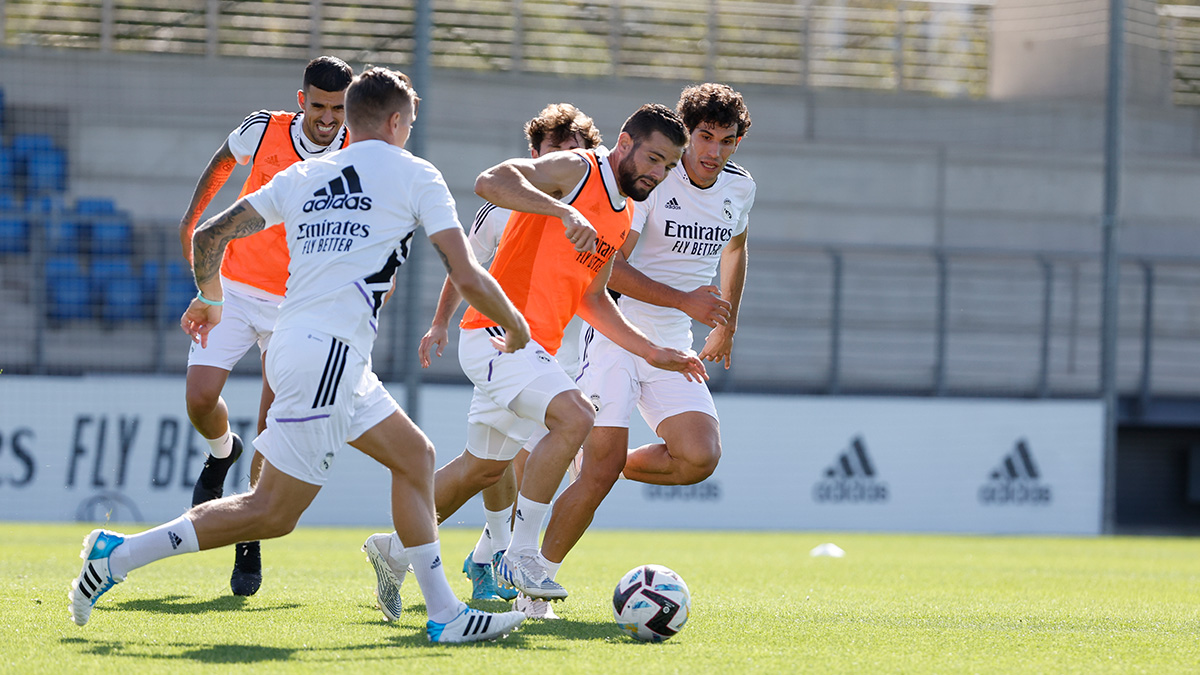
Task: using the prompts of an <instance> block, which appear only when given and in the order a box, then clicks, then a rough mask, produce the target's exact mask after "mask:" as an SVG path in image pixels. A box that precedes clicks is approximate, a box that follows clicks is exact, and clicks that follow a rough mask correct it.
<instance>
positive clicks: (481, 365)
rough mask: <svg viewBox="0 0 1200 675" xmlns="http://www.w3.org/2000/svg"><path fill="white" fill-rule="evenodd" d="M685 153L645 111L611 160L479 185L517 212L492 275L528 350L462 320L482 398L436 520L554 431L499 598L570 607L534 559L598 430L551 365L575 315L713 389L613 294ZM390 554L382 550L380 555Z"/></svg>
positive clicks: (574, 159)
mask: <svg viewBox="0 0 1200 675" xmlns="http://www.w3.org/2000/svg"><path fill="white" fill-rule="evenodd" d="M686 143H687V132H686V130H685V129H684V126H683V123H682V122H681V121H680V120H679V117H678V116H677V115H676V114H675V113H674V112H673V111H671V110H670V109H668V108H666V107H664V106H661V105H656V104H647V105H644V106H642V107H641V108H639V109H638V110H637V111H636V112H635V113H634V114H633V115H631V116H630V117H629V119H627V120H626V121H625V124H624V125H623V126H622V127H621V134H620V136H619V137H618V139H617V143H616V147H614V148H613V150H612V152H611V153H608V154H607V155H605V154H601V153H597V152H595V151H592V150H587V151H585V150H571V151H569V152H553V153H550V154H547V155H542V156H541V157H538V158H536V159H510V160H508V161H505V162H502V163H501V164H498V165H496V166H494V167H492V168H490V169H488V170H486V171H484V172H483V173H482V174H480V175H479V177H478V178H477V179H476V182H475V192H476V193H477V194H478V195H479V196H481V197H483V198H484V199H486V200H487V201H489V202H491V203H492V204H495V205H496V206H498V207H500V208H507V209H512V210H513V215H512V217H511V218H510V219H509V222H508V225H507V226H506V227H505V229H504V234H503V236H502V238H501V240H500V246H499V249H498V250H497V251H496V257H495V260H494V261H493V262H492V267H491V272H492V275H493V276H495V277H496V280H497V281H499V282H500V286H501V287H502V288H503V289H504V292H505V294H506V295H508V297H509V298H512V299H513V301H514V304H516V306H517V307H518V309H520V310H521V312H522V314H523V315H524V316H525V318H526V320H527V321H529V327H530V332H531V334H532V336H533V339H532V341H531V342H530V344H529V345H528V346H526V347H525V348H524V349H522V350H520V351H517V352H513V353H511V354H508V353H503V352H499V351H497V350H496V349H495V347H494V346H493V345H492V344H491V343H492V341H493V340H495V339H497V338H499V337H502V336H503V335H504V330H503V329H502V328H501V327H499V326H497V325H496V322H495V321H494V320H492V319H490V318H488V317H486V316H484V315H483V314H481V313H480V312H478V311H477V310H475V309H468V310H467V312H466V314H465V315H464V316H463V320H462V322H461V324H460V327H461V329H462V331H461V333H460V336H459V343H458V357H459V362H460V363H461V364H462V367H463V371H464V372H465V373H466V374H467V377H469V378H470V379H471V381H472V382H473V383H474V384H475V391H474V395H473V397H472V401H471V409H470V412H469V413H468V416H467V449H466V451H465V452H463V453H462V454H461V455H459V456H458V457H457V458H455V459H454V460H452V461H451V462H450V463H448V464H446V465H445V466H443V467H442V468H440V469H438V471H437V475H436V478H435V481H434V492H435V494H434V498H435V503H436V506H437V513H438V516H439V517H440V518H443V519H444V518H447V517H449V516H450V515H451V514H453V513H454V512H455V511H457V510H458V509H459V507H461V506H462V505H463V503H465V502H466V501H467V500H468V499H470V498H471V497H473V496H474V495H475V494H476V493H478V492H479V491H480V490H482V489H484V488H486V487H488V486H489V485H492V484H494V483H495V482H496V481H497V480H499V478H500V477H501V476H502V475H503V474H504V471H505V469H506V468H507V466H508V465H509V463H510V462H511V461H512V459H513V457H514V456H515V455H516V453H517V450H519V449H520V448H521V447H522V446H523V445H525V443H524V442H521V441H519V440H515V439H519V438H520V437H521V434H522V431H521V428H522V427H525V428H528V429H530V430H531V429H532V427H533V426H534V425H537V424H542V425H544V426H545V427H546V429H547V432H546V435H545V436H544V437H543V438H542V440H541V441H539V442H538V443H537V445H536V446H534V447H533V449H532V450H531V451H530V453H529V459H528V460H527V461H526V463H525V471H524V475H522V477H521V489H520V492H519V494H518V495H517V500H516V503H517V510H516V520H515V522H514V524H513V531H512V541H511V542H510V544H509V547H508V549H507V551H506V552H505V553H504V554H503V555H502V556H501V557H500V561H499V563H498V565H497V566H496V573H497V576H498V578H499V579H500V580H501V582H502V583H503V584H505V585H507V586H509V587H515V588H516V589H518V590H520V591H521V592H522V593H524V594H525V595H526V596H528V597H530V598H533V599H539V600H559V599H562V598H565V597H566V596H567V591H566V589H564V588H563V587H562V586H561V585H559V584H557V583H555V582H554V580H553V579H552V578H551V577H550V574H548V572H547V569H546V567H545V565H544V562H543V561H542V560H540V559H539V556H538V535H539V534H540V532H541V526H542V521H543V520H544V519H545V516H546V513H547V512H548V511H549V509H550V500H551V499H552V498H553V497H554V492H555V490H556V489H557V488H558V484H559V482H560V481H561V480H562V477H563V475H564V474H565V473H566V470H567V466H568V465H569V464H570V463H571V460H572V458H573V457H574V456H575V453H576V452H577V451H578V449H579V446H580V445H581V444H582V443H583V439H584V437H586V436H587V433H588V431H589V430H590V429H591V427H592V419H593V416H594V412H593V410H592V405H591V404H590V403H589V402H588V401H587V400H586V399H585V398H584V397H583V395H582V394H581V393H580V391H579V389H578V388H577V387H576V386H575V382H574V381H573V379H572V378H571V377H570V376H568V375H567V374H566V373H565V372H564V371H563V369H562V367H561V366H560V365H559V363H558V361H557V360H556V359H555V358H554V354H555V352H557V351H558V347H559V344H560V342H561V340H562V336H563V328H564V326H566V324H567V322H568V321H569V320H570V318H571V317H572V316H574V315H575V314H576V312H578V313H579V315H580V316H581V317H582V318H583V319H584V320H586V321H588V322H589V323H590V324H592V325H593V326H595V327H596V328H597V329H598V330H600V331H603V332H604V333H605V334H606V335H608V336H609V337H610V338H612V339H613V340H614V341H616V343H617V344H620V345H623V346H624V347H625V348H627V349H629V350H630V351H631V352H632V353H634V354H637V355H638V356H639V357H640V358H643V359H645V360H646V362H648V363H649V364H651V365H653V366H654V367H656V368H662V369H665V370H671V371H678V372H681V373H683V377H685V378H689V379H700V378H703V377H706V376H707V374H706V373H705V371H704V364H703V363H702V362H701V361H700V360H699V359H698V358H697V357H696V356H694V355H690V354H688V353H686V352H683V351H680V350H677V349H671V348H664V347H660V346H658V345H657V344H655V343H653V342H652V341H651V340H649V339H648V338H647V337H646V336H645V335H643V334H642V333H641V332H639V331H638V330H636V329H635V328H633V326H631V325H630V324H629V322H627V321H626V320H625V319H624V317H622V316H621V313H620V311H619V310H618V309H617V307H616V304H615V303H614V302H613V300H612V298H611V297H609V295H608V292H607V289H606V288H605V283H606V282H607V281H608V276H609V271H610V270H611V268H612V257H613V254H614V253H615V252H616V251H617V249H618V248H619V247H620V245H621V244H622V243H623V242H624V241H625V239H626V237H627V236H628V235H629V227H630V223H631V221H632V217H633V214H632V206H631V204H630V202H634V201H641V200H644V199H646V197H647V196H649V194H650V192H651V191H652V190H653V189H654V188H655V186H656V185H658V183H659V182H660V181H662V179H663V178H664V177H665V176H666V175H667V172H668V171H670V170H671V168H672V167H674V166H675V164H676V163H678V161H679V157H680V155H681V154H682V153H683V147H684V145H685V144H686ZM564 234H565V236H564ZM528 433H531V431H530V432H525V436H526V438H527V437H528ZM505 508H507V506H506V507H505ZM390 544H394V539H392V540H391V541H390V542H389V535H382V534H380V535H373V536H372V537H370V538H369V539H368V540H367V542H366V544H365V546H364V548H366V549H367V551H368V556H369V557H370V558H371V559H372V563H373V564H374V565H375V570H376V574H377V578H378V580H379V588H377V589H376V594H377V596H379V599H380V600H381V603H380V604H381V606H384V605H385V604H386V603H384V602H382V600H383V599H385V598H387V597H390V596H391V595H394V594H395V593H397V592H398V586H399V584H400V583H401V582H402V581H403V572H404V569H405V567H406V562H405V560H404V558H403V557H402V556H398V555H396V554H395V553H394V551H395V550H396V548H397V547H395V546H393V545H390ZM381 545H387V550H386V551H385V550H377V551H372V549H373V548H376V547H380V548H382V546H381ZM385 613H386V610H385Z"/></svg>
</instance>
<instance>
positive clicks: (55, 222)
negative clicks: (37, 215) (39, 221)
mask: <svg viewBox="0 0 1200 675" xmlns="http://www.w3.org/2000/svg"><path fill="white" fill-rule="evenodd" d="M44 222H45V223H46V225H45V227H46V250H47V251H49V252H50V253H51V254H74V255H78V254H80V253H84V252H86V251H87V249H88V246H87V240H88V225H87V223H84V222H82V221H80V220H79V219H78V218H76V217H73V216H58V217H50V218H49V219H47V220H45V221H44Z"/></svg>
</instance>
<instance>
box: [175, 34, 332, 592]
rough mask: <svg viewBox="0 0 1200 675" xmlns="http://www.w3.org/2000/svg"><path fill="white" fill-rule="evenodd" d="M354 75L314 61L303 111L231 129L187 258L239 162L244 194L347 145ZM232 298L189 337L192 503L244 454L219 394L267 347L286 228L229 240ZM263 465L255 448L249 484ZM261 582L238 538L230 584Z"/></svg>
mask: <svg viewBox="0 0 1200 675" xmlns="http://www.w3.org/2000/svg"><path fill="white" fill-rule="evenodd" d="M353 76H354V73H353V71H352V70H351V69H350V66H348V65H346V62H345V61H342V60H341V59H339V58H335V57H332V56H321V57H318V58H316V59H313V60H312V61H310V62H309V63H308V66H307V67H305V69H304V81H303V87H302V88H301V89H300V90H299V91H297V92H296V102H297V103H298V104H299V106H300V112H269V111H266V110H260V111H258V112H256V113H254V114H252V115H250V116H249V117H247V118H246V119H245V120H244V121H243V122H242V123H241V125H240V126H238V128H236V129H234V130H233V132H232V133H230V134H229V137H228V138H226V139H225V142H224V143H223V144H222V145H221V147H220V149H219V150H217V152H216V154H214V155H213V157H212V159H211V160H209V162H208V167H207V168H206V169H205V170H204V173H203V174H202V175H201V176H200V181H199V182H198V183H197V184H196V190H195V192H194V193H193V194H192V201H191V204H189V205H188V210H187V213H185V214H184V215H183V220H182V221H181V222H180V224H179V238H180V243H181V244H182V246H183V256H184V257H185V258H187V261H188V263H189V264H190V263H191V262H192V231H193V230H194V229H195V227H196V223H197V222H199V219H200V216H201V215H202V214H203V213H204V210H205V209H206V208H208V205H209V202H211V201H212V198H213V197H214V196H215V195H216V194H217V192H218V191H219V190H220V189H221V187H222V186H223V185H225V182H226V181H227V180H229V175H230V174H231V173H232V172H233V167H234V164H235V163H236V164H245V163H246V162H250V176H249V177H248V178H247V179H246V183H245V184H244V185H243V186H242V191H241V194H240V195H238V196H239V197H244V196H246V195H248V194H250V193H251V192H253V191H255V190H257V189H258V188H260V187H262V186H263V185H266V184H267V181H269V180H271V178H272V177H273V176H274V175H275V174H277V173H279V172H280V171H282V170H283V169H285V168H287V167H288V166H290V165H292V164H294V163H296V162H299V161H302V160H305V159H309V158H312V157H320V156H322V155H325V154H327V153H330V152H333V151H334V150H339V149H341V148H343V147H345V145H346V130H345V127H344V125H343V124H342V122H343V121H344V120H345V117H346V106H345V96H346V87H347V86H348V85H349V84H350V79H351V78H352V77H353ZM221 277H222V279H223V283H224V287H225V291H226V295H225V302H226V304H225V306H224V310H225V311H224V313H223V321H222V322H221V324H220V325H219V326H218V327H217V328H215V329H214V330H213V331H212V333H211V334H210V335H209V336H208V345H207V346H206V347H201V346H200V345H199V344H196V343H193V344H192V346H191V350H190V351H189V353H188V369H187V394H186V397H187V411H188V417H189V418H190V419H191V421H192V426H194V427H195V428H196V431H198V432H200V435H201V436H203V437H204V439H205V440H206V441H207V442H208V445H209V453H208V457H206V458H205V462H204V468H203V469H202V470H201V471H200V476H199V477H198V478H197V480H196V485H195V487H194V488H193V489H192V505H193V506H195V505H196V504H200V503H202V502H206V501H208V500H210V499H217V498H219V497H221V495H222V494H224V489H225V476H226V474H227V473H228V471H229V468H230V467H231V466H233V463H234V462H236V461H237V459H238V457H240V456H241V454H242V439H241V438H239V437H238V435H237V434H234V433H233V432H232V431H231V430H230V428H229V409H228V408H227V407H226V405H225V401H224V399H222V398H221V390H222V389H223V388H224V387H225V381H226V380H227V379H228V378H229V372H230V371H231V370H232V369H233V366H234V364H236V363H237V362H238V361H239V360H241V358H242V356H244V355H245V354H246V352H247V351H249V350H250V348H251V347H252V346H253V345H254V344H255V343H256V342H257V343H258V348H259V351H260V352H261V353H262V358H263V360H264V362H265V360H266V352H267V346H268V343H269V342H270V339H271V331H272V330H274V327H275V319H276V317H277V316H278V315H279V303H280V301H281V300H283V293H284V289H285V286H286V283H287V277H288V247H287V242H286V241H285V240H284V235H283V228H268V229H266V230H263V231H262V232H260V233H258V234H255V235H254V236H251V237H246V238H244V239H236V240H234V241H232V242H230V244H229V247H228V250H227V251H226V252H225V262H224V263H223V264H222V266H221ZM272 398H273V394H272V393H271V387H270V385H269V384H268V383H267V380H266V375H265V373H264V375H263V386H262V398H261V401H260V402H259V411H258V433H260V434H261V433H262V432H263V430H264V429H266V425H267V408H269V407H270V405H271V400H272ZM261 466H262V458H261V456H260V455H259V453H257V452H256V453H255V455H254V461H253V463H252V465H251V471H250V484H251V485H253V484H254V481H255V480H256V479H257V477H258V473H259V471H260V469H261ZM261 584H262V560H261V555H260V552H259V544H258V542H257V541H251V542H243V543H238V545H237V547H236V551H235V554H234V563H233V573H232V575H231V576H230V579H229V586H230V588H231V589H232V591H233V593H234V594H235V595H254V594H255V593H256V592H258V588H259V586H260V585H261Z"/></svg>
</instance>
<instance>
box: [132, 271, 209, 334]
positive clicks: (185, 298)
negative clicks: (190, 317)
mask: <svg viewBox="0 0 1200 675" xmlns="http://www.w3.org/2000/svg"><path fill="white" fill-rule="evenodd" d="M163 273H164V272H163V265H162V263H161V262H159V261H157V260H148V261H146V263H145V264H144V265H142V284H143V288H144V289H145V293H146V297H147V298H148V299H154V300H155V301H156V302H157V304H158V306H159V307H161V308H162V313H163V314H162V315H163V318H164V321H167V322H169V321H173V320H175V319H178V318H179V315H180V314H183V310H185V309H187V306H188V304H189V303H191V301H192V298H194V297H196V281H195V277H193V276H192V270H191V268H190V267H188V265H187V263H185V262H184V261H183V260H179V259H173V260H171V261H170V262H168V263H167V264H166V270H165V273H166V279H165V280H164V279H162V274H163ZM160 281H162V282H164V285H165V288H164V295H162V296H161V297H160V296H159V294H158V291H159V282H160ZM148 304H149V303H148Z"/></svg>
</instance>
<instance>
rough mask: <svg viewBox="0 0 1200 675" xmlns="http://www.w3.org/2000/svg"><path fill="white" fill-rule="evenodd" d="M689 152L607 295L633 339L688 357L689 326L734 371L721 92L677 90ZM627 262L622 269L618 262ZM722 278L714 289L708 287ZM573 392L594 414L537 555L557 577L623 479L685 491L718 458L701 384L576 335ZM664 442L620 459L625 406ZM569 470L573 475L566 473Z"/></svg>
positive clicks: (735, 170)
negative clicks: (702, 331) (702, 329)
mask: <svg viewBox="0 0 1200 675" xmlns="http://www.w3.org/2000/svg"><path fill="white" fill-rule="evenodd" d="M676 110H677V112H678V113H679V116H680V117H682V118H683V123H684V124H685V125H686V126H687V129H688V134H689V137H690V142H689V144H688V147H687V150H686V151H685V152H684V153H683V161H682V162H680V163H679V166H677V167H675V168H674V169H672V171H671V172H670V174H669V175H668V176H667V177H666V179H665V180H663V182H662V184H661V185H659V186H658V189H656V190H655V191H654V193H653V194H651V195H650V198H649V199H647V200H646V201H644V202H640V203H639V204H637V206H636V207H635V210H634V219H633V233H632V234H631V235H630V236H629V239H628V240H627V241H626V242H625V244H624V246H622V248H621V255H618V256H617V259H616V261H615V263H614V266H613V274H612V278H611V279H610V280H609V287H610V288H612V289H613V290H614V291H617V292H619V293H621V299H620V301H619V306H620V308H621V311H622V313H624V314H625V316H627V317H629V320H630V322H631V323H633V324H634V325H635V326H637V328H638V329H639V330H641V331H642V332H643V333H645V334H646V335H647V336H649V337H650V338H651V339H653V340H655V341H658V342H660V343H661V344H665V345H670V346H672V347H675V348H676V349H681V350H687V349H690V348H691V345H692V332H691V323H692V319H695V320H697V321H700V322H701V323H704V324H706V325H708V326H711V327H712V331H711V332H710V333H709V334H708V337H707V338H706V339H705V342H704V348H703V350H701V352H700V358H701V359H705V360H708V361H715V362H723V363H724V365H725V368H729V366H730V363H731V361H732V351H733V336H734V333H735V332H736V330H737V318H738V307H739V305H740V303H741V298H742V289H743V287H744V285H745V281H746V266H747V262H746V261H747V258H746V236H747V226H748V224H749V215H750V207H751V206H752V205H753V204H754V194H755V185H754V179H753V178H751V177H750V174H749V173H748V172H747V171H746V170H745V169H743V168H741V167H740V166H738V165H736V164H734V163H733V162H731V161H730V158H731V157H732V156H733V153H734V152H735V151H736V150H737V148H738V145H739V144H740V143H741V141H742V138H743V137H744V136H745V134H746V131H747V130H748V129H749V128H750V113H749V111H748V110H747V109H746V105H745V103H744V102H743V100H742V96H741V94H739V93H738V92H736V91H734V90H733V89H732V88H730V87H728V86H726V85H723V84H713V83H708V84H702V85H698V86H693V87H688V88H686V89H684V90H683V93H682V95H681V96H680V99H679V103H678V105H677V107H676ZM626 259H628V262H626ZM718 263H719V264H720V270H721V286H720V288H718V287H716V286H712V285H710V284H711V282H712V278H713V275H714V274H715V273H716V271H717V267H718ZM584 333H585V334H584V347H583V348H582V350H581V351H582V354H583V356H582V359H583V364H582V367H581V376H580V380H579V385H580V388H581V389H582V390H583V393H584V394H585V395H586V396H588V398H589V399H590V400H591V401H592V403H593V404H594V405H595V406H596V423H595V428H593V429H592V432H591V434H590V435H589V436H588V438H587V442H586V443H585V444H584V446H583V450H582V451H581V457H582V466H580V467H578V475H577V477H576V479H575V480H574V481H573V482H572V483H571V485H570V486H569V487H567V489H566V490H564V491H563V493H562V494H561V495H559V497H558V500H557V501H556V502H555V506H554V513H553V514H551V516H550V522H549V524H548V525H547V527H546V535H545V539H544V541H543V543H542V555H543V556H544V557H545V558H546V559H547V560H548V561H550V566H549V567H550V569H552V570H553V569H557V566H558V565H560V564H562V561H563V559H564V558H565V557H566V555H567V553H568V552H569V551H570V550H571V548H572V547H573V546H574V545H575V543H576V542H577V541H579V538H580V537H581V536H583V532H584V531H585V530H586V529H587V527H588V525H589V524H590V523H591V522H592V515H593V514H594V513H595V511H596V509H597V508H598V507H599V506H600V502H601V501H603V500H604V498H605V496H607V495H608V493H609V491H610V490H611V489H612V486H613V484H614V483H615V482H616V481H617V479H618V478H620V477H622V476H623V477H625V478H628V479H630V480H636V481H641V482H643V483H651V484H655V485H691V484H693V483H699V482H700V481H702V480H704V479H705V478H708V477H709V476H710V475H712V472H713V471H714V470H715V469H716V467H717V462H718V460H719V459H720V458H721V434H720V426H719V423H718V418H717V410H716V406H715V405H714V404H713V399H712V394H711V393H709V391H708V386H707V385H706V384H704V383H702V382H697V381H690V380H688V379H686V378H683V377H680V376H678V375H677V374H675V373H667V372H663V371H661V370H656V369H654V368H647V367H645V364H644V363H643V362H642V361H641V359H638V358H637V357H636V356H634V355H633V354H631V353H630V352H629V351H627V350H626V349H625V348H623V347H622V346H621V345H619V344H616V343H615V342H613V341H612V340H610V339H608V338H607V337H605V336H604V335H603V334H600V333H599V332H597V331H594V330H590V329H587V328H585V329H584ZM635 406H636V407H637V409H638V410H639V411H641V414H642V417H643V419H645V420H646V424H648V425H649V426H650V428H651V429H653V430H654V431H655V433H656V434H658V436H659V437H660V438H662V439H663V441H662V442H661V443H652V444H649V445H645V446H642V447H640V448H636V449H633V450H629V449H628V443H629V420H630V417H631V416H632V414H633V410H634V407H635ZM574 470H575V469H574V467H573V472H574Z"/></svg>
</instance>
